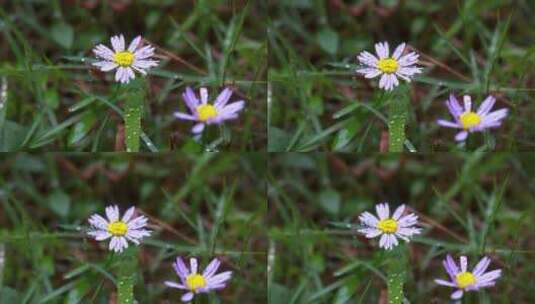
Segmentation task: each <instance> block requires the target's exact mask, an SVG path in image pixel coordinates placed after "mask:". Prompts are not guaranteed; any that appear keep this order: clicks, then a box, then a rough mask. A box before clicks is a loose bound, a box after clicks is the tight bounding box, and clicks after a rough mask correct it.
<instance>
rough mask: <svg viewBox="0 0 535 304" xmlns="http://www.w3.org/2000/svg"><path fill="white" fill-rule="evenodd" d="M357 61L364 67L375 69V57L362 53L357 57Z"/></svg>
mask: <svg viewBox="0 0 535 304" xmlns="http://www.w3.org/2000/svg"><path fill="white" fill-rule="evenodd" d="M357 59H358V60H359V61H360V63H362V64H364V65H368V66H370V67H375V68H377V61H378V60H377V57H375V56H373V55H372V54H370V53H368V52H366V51H363V52H361V53H360V54H359V55H358V56H357Z"/></svg>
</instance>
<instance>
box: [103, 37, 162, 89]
mask: <svg viewBox="0 0 535 304" xmlns="http://www.w3.org/2000/svg"><path fill="white" fill-rule="evenodd" d="M140 43H141V36H137V37H136V38H135V39H134V40H132V42H131V43H130V45H129V46H128V49H126V50H125V41H124V36H123V35H119V36H113V37H111V45H112V47H113V51H112V50H110V49H109V48H108V47H107V46H105V45H103V44H99V45H97V46H96V47H95V48H94V49H93V52H94V53H95V55H96V56H97V58H99V59H103V60H101V61H98V62H95V63H93V65H94V66H96V67H99V68H100V70H101V71H102V72H108V71H111V70H114V69H117V72H116V73H115V81H118V82H120V83H129V82H130V79H134V78H136V76H135V74H134V70H136V71H138V72H139V73H141V74H143V75H146V74H147V72H146V70H148V69H149V68H151V67H155V66H157V65H158V61H156V60H152V59H151V57H152V56H154V47H152V46H150V45H146V46H144V47H141V48H139V46H140Z"/></svg>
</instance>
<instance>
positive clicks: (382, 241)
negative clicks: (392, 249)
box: [379, 234, 388, 249]
mask: <svg viewBox="0 0 535 304" xmlns="http://www.w3.org/2000/svg"><path fill="white" fill-rule="evenodd" d="M387 241H388V235H387V234H383V235H381V238H380V239H379V247H381V248H385V249H386V248H387V247H386V243H387Z"/></svg>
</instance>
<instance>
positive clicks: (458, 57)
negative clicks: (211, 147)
mask: <svg viewBox="0 0 535 304" xmlns="http://www.w3.org/2000/svg"><path fill="white" fill-rule="evenodd" d="M272 3H273V4H272V5H270V6H269V11H270V13H269V22H268V27H269V30H268V34H267V39H268V41H269V45H270V53H269V57H270V68H269V75H270V81H271V87H270V88H269V90H270V91H269V93H268V96H272V97H271V98H270V100H269V110H268V111H269V113H268V124H269V126H268V132H269V140H268V149H269V150H270V151H280V152H282V151H300V152H303V151H340V152H378V151H386V148H385V147H386V146H387V145H388V142H386V144H385V143H384V141H385V140H387V136H386V135H387V133H388V119H389V117H387V115H386V112H387V109H388V106H389V103H388V100H387V99H386V98H384V93H383V92H382V91H381V90H379V89H378V88H377V86H378V78H376V79H372V80H368V79H364V77H362V76H357V75H356V73H355V70H356V68H357V67H358V65H357V59H356V56H357V54H358V53H360V52H361V51H364V50H367V51H369V52H372V53H375V51H374V47H373V46H374V43H377V42H381V41H388V42H389V43H390V50H391V51H393V50H394V48H395V47H396V46H397V45H398V44H400V43H402V42H407V43H408V44H409V45H410V46H411V47H413V48H414V49H416V50H417V51H418V52H419V53H420V54H421V56H420V64H421V66H423V67H424V73H423V74H421V75H420V76H418V77H416V78H415V79H413V81H412V82H411V83H410V84H409V86H410V92H409V93H410V106H409V111H408V119H407V128H406V132H407V139H408V140H409V141H410V143H412V145H408V146H407V144H406V148H407V149H409V150H410V149H412V146H414V148H415V150H418V151H421V152H430V151H458V150H463V149H467V150H476V149H477V148H479V147H485V149H487V150H502V151H529V150H533V147H534V146H535V141H534V138H533V134H534V133H535V129H534V128H533V124H532V123H531V121H532V120H533V119H534V117H535V110H534V108H533V107H532V102H533V100H534V97H535V73H534V72H533V70H532V69H531V68H529V67H530V66H532V65H533V64H534V63H535V33H534V31H532V30H531V29H532V28H533V27H534V26H535V18H534V16H535V2H533V1H526V0H519V1H510V0H482V1H481V0H466V1H420V0H406V1H399V0H389V1H339V0H334V1H327V0H317V1H312V0H299V1H293V0H292V1H290V0H285V1H283V0H280V1H274V2H272ZM450 93H453V94H456V95H457V96H460V95H463V94H470V95H471V96H472V98H473V100H474V104H475V105H476V106H478V105H479V104H480V103H481V102H482V101H483V99H484V98H485V97H486V96H487V95H488V94H493V95H494V96H496V97H497V100H498V102H497V103H496V108H503V107H507V108H510V110H511V111H510V115H509V117H508V118H507V119H506V120H505V122H504V124H503V126H502V127H500V128H499V129H496V130H493V131H490V132H485V133H483V134H481V133H480V134H474V135H471V136H470V139H469V141H468V142H467V145H466V147H458V146H457V145H456V143H455V141H454V139H453V137H454V135H455V133H454V132H455V131H454V130H452V129H445V128H440V127H438V125H437V124H436V120H437V119H449V118H450V117H449V116H450V114H449V112H448V110H447V108H446V107H445V105H444V101H445V100H446V99H447V97H448V96H449V94H450ZM407 149H406V150H407Z"/></svg>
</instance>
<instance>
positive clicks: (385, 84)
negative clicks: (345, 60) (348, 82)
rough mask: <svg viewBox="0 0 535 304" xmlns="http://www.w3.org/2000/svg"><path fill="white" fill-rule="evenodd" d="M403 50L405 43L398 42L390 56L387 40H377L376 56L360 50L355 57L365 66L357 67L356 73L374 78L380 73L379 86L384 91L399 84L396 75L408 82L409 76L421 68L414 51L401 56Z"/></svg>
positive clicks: (418, 71)
mask: <svg viewBox="0 0 535 304" xmlns="http://www.w3.org/2000/svg"><path fill="white" fill-rule="evenodd" d="M404 50H405V43H402V44H400V45H399V46H398V47H397V48H396V49H395V51H394V53H393V54H392V57H390V51H389V46H388V42H383V43H381V42H379V43H377V44H375V51H376V53H377V56H378V57H379V59H377V57H375V56H374V55H372V54H370V53H369V52H367V51H363V52H361V53H360V54H359V55H358V56H357V59H358V60H359V61H360V63H361V64H363V65H365V67H363V68H360V69H357V73H359V74H363V75H364V77H365V78H375V77H377V76H379V75H381V79H380V80H379V88H380V89H384V90H386V91H392V90H393V89H394V87H396V86H398V85H399V81H398V77H399V78H401V79H403V80H405V81H407V82H410V81H411V77H412V76H413V75H415V74H419V73H421V72H422V70H421V68H419V67H418V66H416V63H418V57H419V56H420V55H418V54H417V53H416V52H410V53H409V54H407V55H404V56H401V55H402V54H403V51H404Z"/></svg>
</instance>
